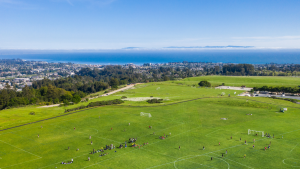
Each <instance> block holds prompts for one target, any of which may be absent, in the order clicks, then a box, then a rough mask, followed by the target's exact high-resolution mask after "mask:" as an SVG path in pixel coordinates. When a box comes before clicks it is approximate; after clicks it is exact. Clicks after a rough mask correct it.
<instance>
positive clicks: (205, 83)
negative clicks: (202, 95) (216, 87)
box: [198, 80, 211, 87]
mask: <svg viewBox="0 0 300 169" xmlns="http://www.w3.org/2000/svg"><path fill="white" fill-rule="evenodd" d="M198 85H199V86H201V87H211V83H209V82H208V81H206V80H203V81H201V82H199V83H198Z"/></svg>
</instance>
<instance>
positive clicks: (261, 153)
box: [0, 77, 300, 169]
mask: <svg viewBox="0 0 300 169" xmlns="http://www.w3.org/2000/svg"><path fill="white" fill-rule="evenodd" d="M201 78H202V77H201ZM208 78H209V77H208ZM191 79H193V78H191ZM198 80H199V79H198ZM186 81H189V80H188V79H184V80H183V81H182V84H178V83H179V82H180V81H176V82H171V81H168V82H161V83H147V84H141V85H137V86H136V87H135V88H134V89H130V90H126V91H124V92H119V93H116V94H114V95H111V96H107V97H102V98H98V99H95V100H91V101H96V100H110V99H115V98H120V97H121V96H126V97H128V98H142V97H150V96H153V97H158V98H162V99H165V101H164V103H162V104H148V103H147V102H145V101H125V103H123V104H121V105H114V106H105V107H98V108H93V109H89V110H83V111H79V112H77V113H73V114H69V115H66V116H62V117H57V118H53V119H49V120H45V121H42V122H38V123H33V124H28V125H24V126H22V127H17V128H13V129H9V130H4V131H0V168H1V169H4V168H56V167H57V168H157V169H159V168H178V169H179V168H224V169H225V168H295V167H300V158H299V157H300V147H299V146H300V145H299V139H300V125H299V120H298V119H299V118H300V114H299V113H300V105H298V104H294V103H291V102H287V101H282V100H273V99H270V98H256V97H255V98H249V97H239V96H236V95H237V94H238V93H239V92H242V91H233V90H232V91H231V90H216V89H211V88H197V87H193V86H192V85H190V84H184V83H185V82H186ZM193 81H194V80H193ZM195 81H196V80H195ZM282 81H284V79H283V80H282ZM282 81H280V82H279V83H281V82H282ZM298 82H300V80H299V81H298ZM225 83H226V82H225ZM259 83H260V82H259ZM296 83H297V82H295V84H296ZM222 92H224V93H225V96H220V94H221V93H222ZM234 92H237V93H236V94H234ZM228 94H230V95H231V97H228ZM81 104H87V103H81ZM77 106H78V105H77ZM282 107H286V108H288V111H287V112H285V113H280V112H279V109H280V108H282ZM70 108H71V107H70ZM37 109H39V110H37ZM64 109H65V108H64V107H56V108H46V109H42V110H44V111H45V112H46V114H45V115H44V114H43V111H42V110H41V108H36V107H34V106H31V107H24V108H19V109H10V110H5V111H3V112H4V113H2V112H0V120H1V119H2V121H0V125H2V128H1V129H5V128H7V127H11V126H14V125H17V124H20V122H18V120H12V119H11V118H10V117H9V113H13V114H15V115H18V114H20V115H19V117H18V118H19V119H24V122H23V123H28V122H30V121H32V122H33V121H36V120H39V119H43V118H46V117H50V115H51V113H53V114H52V116H55V115H61V114H63V110H64ZM16 110H18V111H17V112H16ZM29 111H39V113H37V115H38V116H39V117H34V118H33V117H31V116H30V115H28V113H29ZM55 111H57V112H55ZM18 112H20V113H18ZM141 112H144V113H150V114H151V116H152V117H148V116H140V113H141ZM251 114H252V115H251ZM129 123H130V125H129ZM149 126H152V128H149ZM74 128H75V129H74ZM1 129H0V130H1ZM248 129H251V130H256V131H264V133H270V136H271V138H268V137H262V136H261V134H260V133H258V135H256V134H255V133H251V134H250V135H248ZM273 134H274V138H273ZM90 136H91V139H90V138H89V137H90ZM161 136H164V138H165V139H160V138H159V137H161ZM231 137H232V139H231ZM129 138H136V139H137V141H136V142H135V143H136V144H137V145H139V146H137V147H132V143H129ZM253 139H255V143H254V140H253ZM125 141H126V144H127V148H122V149H120V148H117V147H119V146H120V144H121V145H123V146H125ZM245 141H246V144H245ZM91 142H92V144H91ZM144 143H145V145H144ZM219 143H220V144H219ZM111 144H113V145H115V147H116V148H115V149H112V150H104V152H99V153H94V154H91V152H92V151H93V149H95V150H99V149H101V148H102V147H103V148H105V145H111ZM253 145H254V148H253ZM179 146H180V149H179ZM203 146H204V147H205V149H203ZM268 146H270V148H268ZM265 147H266V148H267V150H265ZM77 149H79V150H77ZM226 151H227V154H226ZM104 153H107V155H105V156H99V155H101V154H104ZM222 154H223V157H222ZM244 156H245V158H244ZM88 157H90V161H88ZM71 159H73V161H74V162H73V163H71V164H61V163H62V162H66V163H68V162H69V161H71Z"/></svg>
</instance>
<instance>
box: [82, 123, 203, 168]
mask: <svg viewBox="0 0 300 169" xmlns="http://www.w3.org/2000/svg"><path fill="white" fill-rule="evenodd" d="M199 127H201V126H199ZM199 127H196V128H199ZM196 128H193V129H191V130H188V131H186V132H183V133H179V134H177V135H174V136H173V137H175V136H179V135H181V134H184V133H187V132H190V131H192V130H194V129H196ZM94 137H95V136H94ZM99 138H101V137H99ZM157 142H160V141H157ZM157 142H154V143H157ZM154 143H152V144H154ZM149 145H150V144H149ZM135 150H138V149H135ZM132 151H134V150H132ZM132 151H129V152H132ZM129 152H127V153H129ZM123 154H125V153H123ZM123 154H120V155H123ZM120 155H118V156H120ZM118 156H115V157H112V158H109V159H113V158H116V157H118ZM109 159H106V160H109ZM106 160H103V161H106ZM103 161H100V162H98V163H95V164H92V165H89V166H86V167H84V168H87V167H90V166H93V165H97V164H99V163H101V162H103ZM84 168H82V169H84Z"/></svg>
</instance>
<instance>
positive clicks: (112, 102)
mask: <svg viewBox="0 0 300 169" xmlns="http://www.w3.org/2000/svg"><path fill="white" fill-rule="evenodd" d="M121 103H124V101H123V100H120V99H115V100H107V101H97V102H91V103H89V104H88V105H87V106H79V107H75V108H72V109H66V110H65V113H66V112H70V111H74V110H80V109H85V108H89V107H95V106H104V105H112V104H121Z"/></svg>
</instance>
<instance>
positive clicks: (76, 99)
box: [72, 94, 81, 104]
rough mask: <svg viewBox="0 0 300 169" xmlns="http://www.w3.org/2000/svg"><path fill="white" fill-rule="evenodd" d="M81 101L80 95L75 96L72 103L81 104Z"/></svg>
mask: <svg viewBox="0 0 300 169" xmlns="http://www.w3.org/2000/svg"><path fill="white" fill-rule="evenodd" d="M80 101H81V98H80V96H79V95H77V94H75V95H74V97H73V98H72V102H74V103H76V104H77V103H79V102H80Z"/></svg>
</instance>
